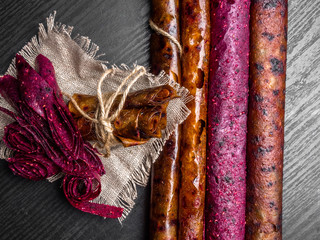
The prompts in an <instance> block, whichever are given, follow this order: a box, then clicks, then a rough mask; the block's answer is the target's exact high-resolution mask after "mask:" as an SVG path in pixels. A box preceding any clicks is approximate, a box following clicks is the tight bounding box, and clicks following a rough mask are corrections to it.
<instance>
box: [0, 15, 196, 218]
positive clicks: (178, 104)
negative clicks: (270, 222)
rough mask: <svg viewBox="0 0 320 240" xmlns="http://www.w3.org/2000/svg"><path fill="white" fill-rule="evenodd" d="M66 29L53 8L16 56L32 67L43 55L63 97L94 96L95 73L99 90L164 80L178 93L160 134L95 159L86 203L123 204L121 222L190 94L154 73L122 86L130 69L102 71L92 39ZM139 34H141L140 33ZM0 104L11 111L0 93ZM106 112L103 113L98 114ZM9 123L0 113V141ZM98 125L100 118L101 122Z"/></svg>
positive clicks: (0, 149)
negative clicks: (94, 186)
mask: <svg viewBox="0 0 320 240" xmlns="http://www.w3.org/2000/svg"><path fill="white" fill-rule="evenodd" d="M143 24H144V23H143ZM97 27H99V26H97ZM138 29H144V25H141V26H140V28H138ZM72 30H73V27H71V26H67V25H64V24H61V23H56V22H55V12H54V14H51V15H50V16H49V17H48V18H47V29H46V28H45V26H44V25H43V24H39V33H38V35H37V36H34V37H33V38H32V39H31V40H30V42H28V43H27V44H26V45H25V46H24V47H23V48H22V50H21V51H20V52H19V54H20V55H21V56H23V57H24V58H25V59H26V60H27V61H28V62H29V64H30V65H31V67H33V68H34V67H35V58H36V57H37V55H38V54H43V55H44V56H46V57H47V58H49V59H50V61H51V62H52V63H53V66H54V68H55V73H56V79H57V82H58V85H59V86H60V88H61V90H62V91H63V92H65V93H67V94H68V95H72V94H74V93H81V94H88V95H95V94H97V79H101V76H104V75H105V74H106V77H107V78H106V79H104V80H103V81H106V80H108V84H105V85H104V86H103V84H102V82H101V94H102V93H103V92H106V93H107V92H114V94H115V93H116V92H117V90H118V89H119V86H120V85H121V84H122V83H123V86H124V88H125V89H127V90H128V91H129V90H130V89H131V90H132V91H138V90H142V89H146V88H150V87H157V86H159V85H165V84H169V85H170V86H171V87H173V88H174V89H175V90H176V91H177V94H178V95H179V96H180V98H176V99H172V100H171V101H170V102H169V105H168V107H167V127H166V129H165V130H163V132H162V138H152V139H150V140H149V141H148V142H147V143H145V144H142V145H138V146H132V147H127V148H125V147H123V146H122V145H121V144H118V145H115V146H111V151H110V156H109V157H108V158H106V157H104V156H101V157H100V159H101V161H102V163H103V165H104V168H105V171H106V174H105V175H103V176H102V177H101V179H100V180H101V193H100V195H99V196H98V197H97V198H96V199H94V200H92V202H95V203H101V204H106V205H112V206H118V207H121V208H123V209H124V211H123V215H122V217H121V218H120V219H119V220H120V221H122V220H124V219H125V218H126V216H127V215H128V214H129V213H130V211H131V209H132V208H133V206H134V204H135V199H136V197H137V185H139V186H146V185H147V183H148V179H149V174H150V170H151V165H152V163H153V162H154V161H155V160H156V159H157V158H158V156H159V154H160V152H161V150H162V147H163V145H164V143H165V142H166V140H167V139H168V138H169V136H170V134H171V133H172V132H173V130H174V129H175V127H176V125H177V124H181V123H182V122H183V121H184V120H185V119H186V118H187V117H188V115H189V114H190V111H189V109H188V108H187V106H186V103H187V102H189V101H190V100H191V99H192V97H191V95H190V94H189V91H188V90H187V89H185V88H184V87H181V86H180V85H179V84H177V83H176V82H174V81H173V80H170V78H169V77H168V76H167V75H165V74H164V73H161V74H159V75H158V76H154V75H152V74H150V73H147V72H145V74H143V75H142V76H140V78H139V81H138V82H136V84H133V83H132V85H131V87H130V88H129V89H128V88H126V86H127V85H129V84H131V79H128V80H127V84H125V82H124V79H125V78H126V77H128V76H129V75H130V73H133V70H131V69H130V68H129V67H127V66H125V65H121V66H120V67H116V66H113V67H112V71H111V69H110V71H108V68H107V67H106V65H104V62H103V61H101V60H99V56H101V54H100V55H97V53H98V50H99V47H98V46H97V45H96V44H94V43H92V42H91V40H90V39H89V38H88V37H84V36H80V35H77V36H76V37H74V38H72V37H71V33H72ZM141 34H144V33H143V32H142V33H141ZM144 42H145V43H146V45H145V48H148V42H149V35H148V34H146V35H145V40H144ZM134 69H136V72H135V73H134V74H137V75H140V74H139V73H140V72H139V71H141V74H142V72H143V71H145V69H142V67H138V68H137V67H136V66H135V67H134ZM139 69H140V70H139ZM138 70H139V71H138ZM5 74H9V75H11V76H13V77H16V69H15V59H13V60H12V64H11V65H10V66H9V68H8V70H7V72H6V73H5ZM134 76H136V75H134ZM131 77H133V75H131ZM132 81H133V79H132ZM106 85H107V86H106ZM119 91H120V92H121V91H122V90H120V89H119ZM102 96H104V94H102ZM109 96H110V95H109ZM104 97H105V98H104V100H103V103H104V104H105V105H107V104H108V99H111V98H110V97H108V96H104ZM107 97H108V99H107ZM115 97H116V96H114V98H115ZM110 101H111V100H110ZM109 105H110V104H109ZM0 106H2V107H5V108H7V109H9V110H12V111H15V110H14V109H13V108H12V107H11V106H10V105H9V104H8V103H7V102H6V101H5V100H4V99H3V98H2V97H1V96H0ZM99 106H100V103H99ZM104 109H105V108H104ZM99 112H101V111H99ZM106 112H107V111H105V112H104V113H106ZM109 113H110V112H109ZM108 115H109V114H108ZM109 117H112V116H108V117H107V119H106V120H107V121H106V124H105V125H106V129H107V132H108V130H110V128H109V127H110V125H109V123H108V118H109ZM92 119H96V120H97V121H98V120H99V116H95V118H92ZM110 119H111V118H110ZM11 122H12V119H11V118H10V117H8V116H6V115H4V114H0V139H2V136H3V128H4V127H5V126H6V125H8V124H10V123H11ZM109 122H110V121H109ZM102 123H105V122H103V121H102ZM94 124H96V123H94ZM105 125H103V126H104V127H103V130H105ZM100 129H102V128H100ZM11 153H12V152H11V151H8V148H6V146H5V144H4V143H3V141H0V158H1V159H6V158H8V157H9V156H10V154H11ZM59 177H60V176H54V177H51V178H50V179H48V180H49V181H54V180H57V179H58V178H59Z"/></svg>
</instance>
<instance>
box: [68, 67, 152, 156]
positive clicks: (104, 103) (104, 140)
mask: <svg viewBox="0 0 320 240" xmlns="http://www.w3.org/2000/svg"><path fill="white" fill-rule="evenodd" d="M114 71H115V69H107V70H106V71H105V72H104V73H103V75H102V76H101V78H100V80H99V82H98V86H97V97H98V101H99V105H98V107H97V110H96V112H95V117H94V118H92V117H90V116H89V115H88V114H87V113H86V112H84V111H83V110H82V109H81V108H80V106H79V105H78V103H77V102H76V100H75V99H74V98H73V97H71V96H70V95H68V94H66V93H63V94H64V95H65V96H67V97H68V98H70V101H71V102H72V103H73V105H74V106H75V108H76V109H77V110H78V111H79V113H80V114H81V115H82V116H83V117H85V118H86V119H88V120H90V121H91V122H93V123H94V125H95V133H96V136H97V139H98V142H97V143H98V146H99V147H100V148H102V149H104V150H105V153H104V154H103V156H104V157H109V156H110V146H111V143H112V141H114V140H115V139H114V136H113V134H112V132H113V127H112V121H113V120H114V119H115V118H116V117H117V116H118V115H119V113H120V111H121V110H122V109H123V106H124V103H125V101H126V99H127V95H128V94H129V91H130V89H131V87H132V86H133V84H134V83H135V82H136V81H137V80H138V79H139V78H140V77H141V76H143V75H144V74H146V69H145V68H144V67H142V66H137V67H136V68H135V69H133V70H132V71H131V73H130V74H129V75H128V76H127V77H126V78H125V79H123V81H122V83H121V84H120V85H119V87H118V89H117V90H116V91H115V92H114V93H112V94H111V95H105V94H103V93H102V90H101V89H102V84H103V82H104V80H105V79H106V78H107V76H109V75H110V74H113V73H114ZM124 86H126V88H125V90H124V91H123V95H122V98H121V101H120V103H119V105H118V106H117V110H116V111H115V112H114V113H113V114H112V115H110V111H111V108H112V105H113V103H114V101H115V99H116V97H117V96H118V95H119V94H120V93H121V91H122V89H123V88H124Z"/></svg>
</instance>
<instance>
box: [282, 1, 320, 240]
mask: <svg viewBox="0 0 320 240" xmlns="http://www.w3.org/2000/svg"><path fill="white" fill-rule="evenodd" d="M288 2H289V16H288V17H289V25H288V59H287V81H286V85H287V92H286V115H285V149H284V189H283V239H288V240H289V239H308V240H309V239H310V240H311V239H312V240H313V239H320V164H319V153H320V147H319V146H320V106H319V103H320V91H319V90H320V81H319V78H320V77H319V73H320V1H319V0H315V1H306V0H305V1H299V0H290V1H288Z"/></svg>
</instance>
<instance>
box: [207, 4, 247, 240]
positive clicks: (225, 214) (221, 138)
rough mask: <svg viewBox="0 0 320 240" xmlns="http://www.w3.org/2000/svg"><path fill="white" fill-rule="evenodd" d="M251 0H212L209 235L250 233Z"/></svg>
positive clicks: (229, 237)
mask: <svg viewBox="0 0 320 240" xmlns="http://www.w3.org/2000/svg"><path fill="white" fill-rule="evenodd" d="M249 9H250V1H249V0H220V1H218V0H215V1H212V2H211V26H212V27H211V41H212V42H211V44H212V45H211V53H210V54H211V55H210V76H209V92H208V148H207V187H206V210H205V214H206V216H205V225H206V239H225V240H233V239H236V240H241V239H244V235H245V203H246V183H245V178H246V132H247V108H248V78H249Z"/></svg>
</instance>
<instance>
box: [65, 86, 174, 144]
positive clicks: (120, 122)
mask: <svg viewBox="0 0 320 240" xmlns="http://www.w3.org/2000/svg"><path fill="white" fill-rule="evenodd" d="M121 97H122V95H120V96H118V97H117V99H116V100H115V102H114V103H113V105H112V108H111V112H114V111H115V110H116V109H117V107H118V105H119V103H120V98H121ZM176 97H178V96H177V92H176V91H175V90H174V89H173V88H172V87H171V86H169V85H163V86H159V87H155V88H149V89H145V90H140V91H136V92H132V93H130V94H128V96H127V98H126V101H125V104H124V107H123V109H122V110H121V111H120V113H119V115H118V116H117V117H116V118H115V119H114V121H113V122H112V124H113V127H114V131H113V135H114V136H115V137H116V138H117V139H118V140H119V141H120V142H121V143H122V144H123V145H124V146H125V147H128V146H133V145H139V144H143V143H145V142H147V141H148V139H150V138H153V137H156V138H160V137H161V136H162V133H161V131H162V130H163V129H165V128H166V126H167V112H166V109H167V106H168V104H169V101H170V100H171V99H173V98H176ZM73 98H74V100H75V101H76V102H77V104H78V106H79V107H80V109H81V110H83V111H84V112H86V113H87V114H89V116H91V117H94V115H95V111H96V110H97V107H98V99H97V97H96V96H90V95H82V94H74V95H73ZM68 107H69V110H70V112H71V114H72V116H73V118H74V120H75V121H76V124H77V127H78V128H79V130H80V132H81V134H82V136H83V137H84V139H86V140H97V138H96V134H95V127H94V123H92V122H90V120H87V119H86V118H85V117H83V116H82V115H81V113H80V112H79V111H78V110H77V109H76V108H75V106H74V105H73V103H72V102H71V101H70V102H69V103H68Z"/></svg>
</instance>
